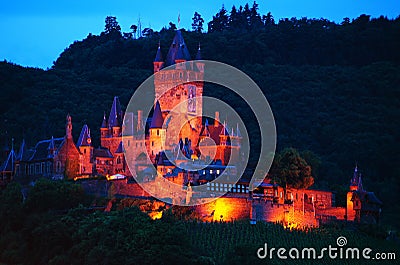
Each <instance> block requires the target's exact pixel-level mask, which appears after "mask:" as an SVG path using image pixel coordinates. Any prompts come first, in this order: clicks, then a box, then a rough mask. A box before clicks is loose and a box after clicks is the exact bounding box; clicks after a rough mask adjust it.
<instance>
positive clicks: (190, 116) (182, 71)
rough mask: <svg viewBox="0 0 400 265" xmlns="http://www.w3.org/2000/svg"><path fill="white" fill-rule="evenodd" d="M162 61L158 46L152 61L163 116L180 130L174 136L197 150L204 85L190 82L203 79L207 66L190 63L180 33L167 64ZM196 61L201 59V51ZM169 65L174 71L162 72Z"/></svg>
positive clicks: (157, 97) (174, 40)
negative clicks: (189, 141) (186, 141)
mask: <svg viewBox="0 0 400 265" xmlns="http://www.w3.org/2000/svg"><path fill="white" fill-rule="evenodd" d="M162 58H163V57H162V54H161V48H160V46H159V47H158V50H157V53H156V57H155V60H154V62H153V64H154V73H155V77H154V86H155V96H156V100H157V101H158V102H159V104H160V108H161V111H162V115H163V117H164V118H166V119H168V120H170V124H175V126H174V127H179V128H176V130H177V131H176V132H175V131H174V132H173V134H174V135H179V137H180V138H181V139H186V138H187V139H189V140H191V143H192V145H193V146H192V149H194V148H195V146H194V145H195V144H196V143H197V142H198V137H199V134H200V130H201V128H202V119H201V116H202V114H203V101H202V96H203V82H188V80H189V79H193V78H195V79H197V80H202V79H203V75H204V64H202V63H194V62H189V61H190V60H191V57H190V54H189V51H188V48H187V46H186V43H185V40H184V39H183V36H182V32H181V31H180V30H177V31H176V32H175V37H174V39H173V41H172V44H171V46H170V48H169V50H168V53H167V56H166V58H165V61H163V59H162ZM196 59H201V54H200V49H199V50H198V53H197V55H196ZM168 66H172V68H171V69H169V70H164V71H160V70H161V69H162V68H165V67H168ZM167 116H168V117H167ZM199 117H200V118H199ZM169 129H171V128H169ZM174 129H175V128H174ZM174 129H171V132H172V130H174Z"/></svg>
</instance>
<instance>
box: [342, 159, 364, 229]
mask: <svg viewBox="0 0 400 265" xmlns="http://www.w3.org/2000/svg"><path fill="white" fill-rule="evenodd" d="M357 191H364V189H363V187H362V181H361V173H360V172H359V171H358V167H357V165H356V166H355V168H354V173H353V177H352V178H351V181H350V187H349V191H348V192H347V196H346V218H347V220H348V221H354V218H355V211H354V203H353V200H352V199H353V193H354V192H357Z"/></svg>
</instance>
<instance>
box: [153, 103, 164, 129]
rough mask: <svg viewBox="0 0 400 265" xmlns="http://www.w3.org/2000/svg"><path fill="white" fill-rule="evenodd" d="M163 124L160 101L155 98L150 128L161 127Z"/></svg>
mask: <svg viewBox="0 0 400 265" xmlns="http://www.w3.org/2000/svg"><path fill="white" fill-rule="evenodd" d="M163 124H164V118H163V116H162V112H161V107H160V103H159V102H158V100H157V101H156V104H155V106H154V112H153V118H152V119H151V124H150V129H155V128H160V129H161V128H162V126H163Z"/></svg>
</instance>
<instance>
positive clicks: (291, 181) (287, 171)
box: [271, 148, 314, 191]
mask: <svg viewBox="0 0 400 265" xmlns="http://www.w3.org/2000/svg"><path fill="white" fill-rule="evenodd" d="M271 175H272V179H273V181H275V182H276V183H278V184H279V185H280V186H281V187H284V189H285V191H286V188H295V189H307V188H309V187H310V186H311V185H312V184H314V178H313V177H312V175H311V167H310V166H309V165H308V164H307V162H306V161H305V160H304V159H303V158H302V157H301V156H300V154H299V152H298V151H297V150H296V149H294V148H285V149H283V150H282V151H281V152H280V153H279V154H277V155H275V158H274V163H273V167H272V168H271Z"/></svg>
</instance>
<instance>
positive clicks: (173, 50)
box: [165, 30, 190, 66]
mask: <svg viewBox="0 0 400 265" xmlns="http://www.w3.org/2000/svg"><path fill="white" fill-rule="evenodd" d="M178 51H179V53H181V54H182V55H181V56H177V53H178ZM179 57H181V58H180V59H183V60H186V61H190V54H189V50H188V49H187V47H186V44H185V40H184V39H183V37H182V33H181V31H180V30H177V31H176V32H175V37H174V39H173V40H172V44H171V46H170V48H169V51H168V54H167V58H166V62H165V64H166V66H170V65H173V64H175V60H176V59H178V58H179Z"/></svg>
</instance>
